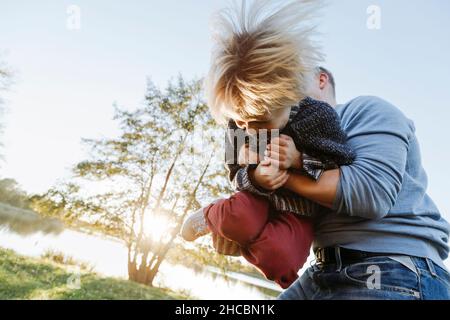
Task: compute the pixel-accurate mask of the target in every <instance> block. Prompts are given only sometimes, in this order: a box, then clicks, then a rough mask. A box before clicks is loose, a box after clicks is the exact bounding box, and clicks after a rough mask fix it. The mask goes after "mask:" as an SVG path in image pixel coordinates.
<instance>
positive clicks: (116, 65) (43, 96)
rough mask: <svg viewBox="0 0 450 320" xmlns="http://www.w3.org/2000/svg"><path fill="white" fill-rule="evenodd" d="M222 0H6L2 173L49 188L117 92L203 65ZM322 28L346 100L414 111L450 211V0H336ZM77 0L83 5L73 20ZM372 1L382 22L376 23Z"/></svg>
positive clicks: (129, 97)
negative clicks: (371, 22)
mask: <svg viewBox="0 0 450 320" xmlns="http://www.w3.org/2000/svg"><path fill="white" fill-rule="evenodd" d="M226 3H227V2H226V1H225V0H214V1H211V0H183V1H179V0H164V1H162V0H160V1H155V0H146V1H144V0H142V1H138V0H133V1H126V2H124V1H118V0H116V1H113V0H108V1H106V0H96V1H92V0H89V1H88V0H72V1H60V0H53V1H50V0H41V1H24V0H17V1H7V0H0V50H1V51H3V52H4V59H5V60H6V61H7V62H8V63H9V65H10V66H11V67H13V68H14V69H15V70H16V76H15V80H16V84H15V85H14V87H13V89H12V92H10V93H9V94H8V95H7V98H8V108H9V112H8V114H7V115H6V118H5V119H2V120H4V121H5V122H6V125H7V126H6V132H5V136H4V137H3V140H4V142H5V148H4V150H3V153H4V154H5V162H4V163H2V165H1V168H0V176H1V177H13V178H15V179H16V180H18V181H19V183H20V184H21V185H22V186H23V188H24V189H26V190H27V191H29V192H40V191H44V190H46V189H47V188H49V187H50V186H52V185H53V184H54V183H55V182H56V181H57V180H58V179H61V178H63V177H66V176H67V175H68V173H69V168H70V167H71V166H72V165H73V164H74V163H76V162H77V161H79V160H81V159H83V157H84V156H85V150H84V149H83V147H82V144H81V143H80V141H81V138H83V137H84V138H86V137H89V138H92V137H101V136H110V135H112V134H114V133H115V124H114V122H113V121H112V114H113V108H112V104H113V102H115V101H116V102H117V103H118V104H119V105H121V106H126V107H130V108H132V107H134V106H137V105H138V104H139V103H141V102H142V100H143V96H144V92H145V83H146V77H151V78H152V79H153V80H154V81H155V82H156V83H157V84H158V85H161V86H163V85H164V84H165V83H166V81H167V80H168V79H170V78H171V77H173V76H176V75H177V74H178V73H182V74H183V75H184V76H186V77H187V78H192V77H201V76H202V75H204V74H205V73H206V71H207V69H208V64H209V55H210V47H211V41H210V35H209V19H210V15H211V13H212V12H214V11H215V10H216V9H218V8H220V7H222V6H224V5H225V4H226ZM329 3H330V5H329V6H328V7H327V8H326V9H325V10H324V16H323V19H322V20H321V25H320V29H321V31H322V32H323V36H322V42H323V46H324V51H325V53H326V54H327V61H326V63H325V66H326V67H328V68H329V69H331V70H332V71H333V72H334V74H335V77H336V81H337V93H338V101H339V102H340V103H342V102H346V101H348V100H349V99H351V98H353V97H356V96H358V95H365V94H370V95H377V96H381V97H382V98H385V99H387V100H389V101H390V102H392V103H394V104H395V105H396V106H398V107H399V108H400V109H401V110H403V111H404V113H405V114H406V115H407V116H408V117H409V118H411V119H413V120H414V121H415V124H416V127H417V135H418V137H419V140H420V142H421V146H422V153H423V162H424V166H425V168H426V170H427V172H428V174H429V183H430V186H429V193H430V194H431V195H432V196H433V198H434V199H435V201H436V203H437V204H438V206H439V207H440V209H441V211H442V213H443V214H444V216H446V217H447V218H448V219H450V196H448V187H449V186H450V165H449V164H447V163H448V159H450V148H449V141H448V138H449V137H450V133H449V132H450V131H449V130H450V106H449V101H450V90H449V85H450V62H449V57H450V2H449V1H447V0H428V1H425V0H395V1H392V0H369V1H366V0H334V1H332V0H330V1H329ZM69 5H76V6H78V7H79V8H80V10H81V16H80V17H81V20H80V21H81V24H80V27H81V28H80V29H79V30H71V29H70V28H68V27H67V19H68V18H69V14H68V13H67V9H68V7H69ZM370 5H377V6H379V8H380V9H381V20H380V21H381V29H378V30H372V29H369V28H368V27H367V23H366V22H367V19H368V17H369V15H368V14H367V12H366V10H367V8H368V7H369V6H370Z"/></svg>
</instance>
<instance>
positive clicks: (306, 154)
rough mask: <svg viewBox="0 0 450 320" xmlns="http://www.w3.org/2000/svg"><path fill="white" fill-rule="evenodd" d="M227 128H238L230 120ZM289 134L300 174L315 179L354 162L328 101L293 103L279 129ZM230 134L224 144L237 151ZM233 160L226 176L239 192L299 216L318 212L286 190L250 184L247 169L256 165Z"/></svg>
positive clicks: (309, 202)
mask: <svg viewBox="0 0 450 320" xmlns="http://www.w3.org/2000/svg"><path fill="white" fill-rule="evenodd" d="M228 128H229V129H233V130H236V129H238V127H237V125H236V123H235V122H234V121H232V120H230V122H229V124H228ZM280 133H281V134H285V135H288V136H290V137H291V138H292V139H293V141H294V143H295V146H296V148H297V150H299V151H300V152H302V159H303V164H302V169H301V170H300V172H301V173H303V174H305V175H307V176H309V177H311V178H313V179H315V180H317V179H319V177H320V175H321V173H322V172H323V171H324V170H326V169H331V168H337V167H339V166H341V165H347V164H350V163H352V162H353V159H354V157H355V154H354V152H353V150H352V149H351V148H350V147H349V146H348V145H347V142H346V140H347V137H346V134H345V132H344V131H343V130H342V129H341V126H340V119H339V116H338V115H337V113H336V111H335V110H334V109H333V108H332V107H331V106H330V105H329V104H327V103H325V102H322V101H318V100H314V99H312V98H309V97H307V98H305V99H303V100H302V101H301V102H300V103H299V104H298V105H297V106H293V107H292V109H291V114H290V117H289V121H288V124H287V125H286V127H285V128H283V129H282V130H281V132H280ZM232 139H233V140H234V138H232V137H231V136H230V135H228V137H227V141H226V143H227V147H229V146H231V147H232V148H234V150H240V147H241V146H240V145H237V143H238V142H236V141H231V140H232ZM235 157H236V158H235V159H234V160H235V161H233V163H232V164H227V166H228V170H229V178H230V180H231V181H232V182H233V183H234V186H235V188H236V189H237V190H238V191H249V192H252V193H255V194H259V195H262V196H265V197H267V198H268V199H269V201H270V202H271V204H272V205H273V206H274V208H275V209H276V210H278V211H288V212H294V213H297V214H300V215H307V216H309V215H312V214H313V213H314V212H317V209H318V205H317V204H316V203H314V202H312V201H310V200H308V199H305V198H303V197H301V196H299V195H298V194H296V193H293V192H291V191H289V190H286V189H283V188H281V189H278V190H276V191H274V192H270V191H266V190H263V189H261V188H258V187H256V186H253V185H252V183H251V181H250V179H249V175H248V170H249V169H250V168H254V167H255V166H256V165H247V166H242V165H239V164H238V163H237V153H235Z"/></svg>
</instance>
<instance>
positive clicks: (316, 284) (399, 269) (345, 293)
mask: <svg viewBox="0 0 450 320" xmlns="http://www.w3.org/2000/svg"><path fill="white" fill-rule="evenodd" d="M404 258H407V259H408V261H411V263H410V264H409V265H406V264H405V263H401V262H398V261H396V260H394V259H391V258H390V257H387V256H386V257H384V256H378V257H371V258H366V259H364V260H361V261H358V262H356V263H352V264H347V265H345V264H342V263H339V262H338V263H337V264H330V265H323V266H320V265H317V264H316V265H313V266H312V267H310V268H308V269H307V270H306V271H305V273H304V274H303V275H302V276H301V277H300V278H299V279H297V280H296V281H295V282H294V283H293V284H292V285H291V286H290V287H289V288H288V289H287V290H285V291H284V292H283V293H281V294H280V296H279V297H278V299H280V300H379V299H381V300H444V299H445V300H449V299H450V274H449V273H448V271H447V270H445V269H442V268H441V267H439V266H438V265H436V264H435V263H433V262H432V261H431V260H429V259H424V258H417V257H404Z"/></svg>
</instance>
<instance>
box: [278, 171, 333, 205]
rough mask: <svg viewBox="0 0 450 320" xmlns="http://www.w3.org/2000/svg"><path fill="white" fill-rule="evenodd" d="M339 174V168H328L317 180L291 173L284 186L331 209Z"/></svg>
mask: <svg viewBox="0 0 450 320" xmlns="http://www.w3.org/2000/svg"><path fill="white" fill-rule="evenodd" d="M339 175H340V171H339V169H334V170H328V171H325V172H324V173H323V174H322V176H321V178H320V179H319V180H312V179H311V178H309V177H306V176H304V175H302V174H299V173H291V174H290V175H289V179H288V181H287V182H286V183H285V185H284V188H287V189H289V190H291V191H293V192H295V193H297V194H299V195H301V196H303V197H305V198H308V199H310V200H312V201H314V202H317V203H318V204H320V205H321V206H324V207H327V208H330V209H331V208H332V207H333V203H334V200H335V198H336V190H337V186H338V183H339Z"/></svg>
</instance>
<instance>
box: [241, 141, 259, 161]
mask: <svg viewBox="0 0 450 320" xmlns="http://www.w3.org/2000/svg"><path fill="white" fill-rule="evenodd" d="M258 162H259V155H258V153H257V152H254V151H252V150H250V147H249V145H248V144H243V145H242V147H241V149H240V150H239V155H238V164H239V165H248V164H257V163H258Z"/></svg>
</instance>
